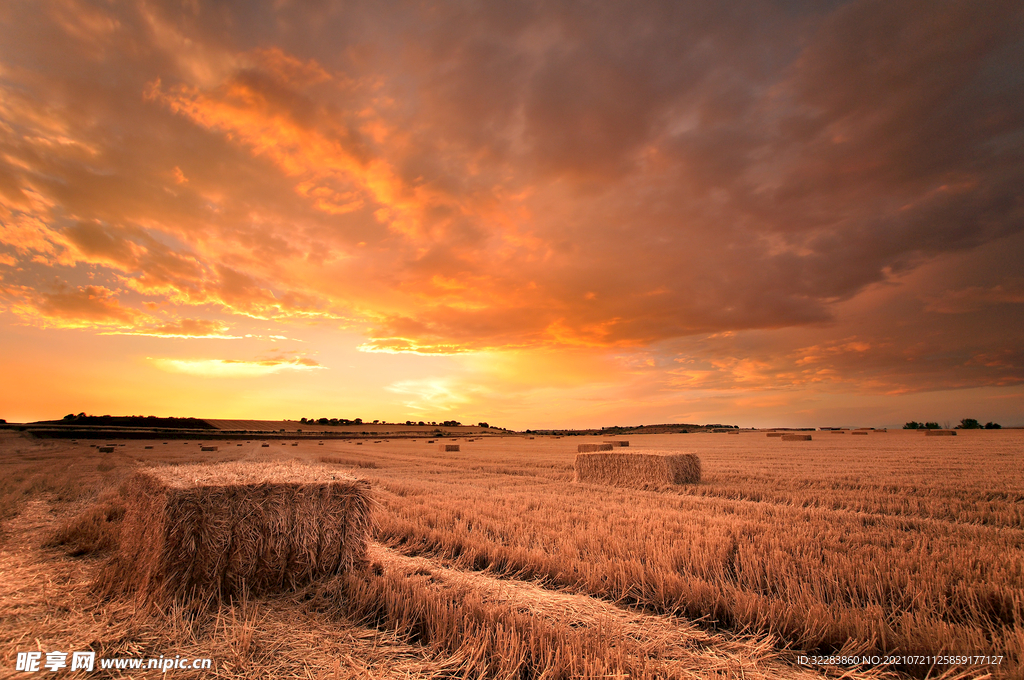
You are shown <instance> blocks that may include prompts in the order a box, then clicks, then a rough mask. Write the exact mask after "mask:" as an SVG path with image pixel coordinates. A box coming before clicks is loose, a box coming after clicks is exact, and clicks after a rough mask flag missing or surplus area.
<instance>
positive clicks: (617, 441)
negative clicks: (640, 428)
mask: <svg viewBox="0 0 1024 680" xmlns="http://www.w3.org/2000/svg"><path fill="white" fill-rule="evenodd" d="M604 443H605V444H611V445H612V446H629V440H628V439H609V440H607V441H605V442H604Z"/></svg>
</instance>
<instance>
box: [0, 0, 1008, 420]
mask: <svg viewBox="0 0 1024 680" xmlns="http://www.w3.org/2000/svg"><path fill="white" fill-rule="evenodd" d="M1022 187H1024V5H1021V3H1020V2H1018V1H1017V0H1010V1H1002V0H992V1H991V2H985V3H978V2H975V1H974V0H942V1H939V2H937V1H936V0H922V1H916V0H907V1H906V2H899V3H893V2H889V1H887V0H871V1H864V0H857V1H854V2H826V1H824V0H815V1H810V0H808V1H807V2H799V1H796V2H794V1H787V2H769V1H760V0H743V1H738V2H721V3H708V2H696V1H694V2H684V1H680V0H668V1H666V2H638V3H620V2H539V1H538V2H529V1H527V0H524V1H521V2H514V3H513V2H501V1H498V0H480V1H476V2H474V1H472V0H466V1H458V0H452V1H451V2H436V3H434V2H429V1H417V2H403V1H402V0H396V1H395V2H389V3H380V2H368V1H367V2H363V1H360V0H353V1H346V2H318V1H315V0H309V1H304V2H299V1H289V0H276V1H274V2H260V1H250V0H246V1H245V2H206V1H204V0H183V1H179V2H153V1H149V0H133V1H131V2H117V1H115V0H109V1H108V0H102V1H101V0H97V1H95V2H89V1H84V0H7V1H5V2H3V3H0V374H2V375H3V376H4V379H3V383H4V389H2V390H0V417H2V418H6V419H7V420H8V421H9V422H20V421H29V420H37V419H45V418H60V417H62V416H63V415H65V414H66V413H79V412H83V411H84V412H86V413H90V414H95V415H103V414H115V415H136V414H137V415H159V416H197V417H209V418H268V419H282V418H287V419H298V418H300V417H338V418H355V417H361V418H363V419H364V420H372V419H383V420H388V421H399V422H404V421H405V420H410V419H411V420H415V421H419V420H424V421H431V420H434V421H441V420H449V419H454V420H460V421H462V422H464V423H469V422H472V423H476V422H479V421H487V422H489V423H491V424H493V425H499V426H503V427H509V428H515V429H524V428H534V429H536V428H548V427H600V426H612V425H639V424H653V423H669V422H684V423H709V422H714V423H729V424H737V425H741V426H744V427H749V426H771V425H775V426H839V425H853V426H858V425H863V426H889V427H892V426H899V425H902V424H903V423H904V422H906V421H908V420H922V421H923V420H935V421H937V422H940V423H942V422H951V423H953V424H955V423H956V422H958V421H959V419H961V418H965V417H971V418H976V419H978V420H980V421H981V422H986V421H995V422H1000V423H1002V424H1003V425H1024V267H1022V265H1021V263H1022V262H1024V189H1022Z"/></svg>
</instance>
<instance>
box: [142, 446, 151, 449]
mask: <svg viewBox="0 0 1024 680" xmlns="http://www.w3.org/2000/svg"><path fill="white" fill-rule="evenodd" d="M143 448H145V449H151V448H153V447H152V446H144V447H143Z"/></svg>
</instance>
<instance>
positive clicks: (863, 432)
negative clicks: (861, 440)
mask: <svg viewBox="0 0 1024 680" xmlns="http://www.w3.org/2000/svg"><path fill="white" fill-rule="evenodd" d="M850 434H868V431H867V430H854V431H853V432H851V433H850Z"/></svg>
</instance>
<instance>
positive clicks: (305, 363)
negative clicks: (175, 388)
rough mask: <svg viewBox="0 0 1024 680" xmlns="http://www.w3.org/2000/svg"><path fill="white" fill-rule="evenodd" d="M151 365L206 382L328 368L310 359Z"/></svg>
mask: <svg viewBox="0 0 1024 680" xmlns="http://www.w3.org/2000/svg"><path fill="white" fill-rule="evenodd" d="M149 361H150V362H152V364H153V365H154V366H156V367H157V368H159V369H161V370H163V371H168V372H171V373H184V374H186V375H194V376H198V377H203V378H259V377H263V376H267V375H272V374H274V373H280V372H281V371H313V370H318V369H323V368H325V367H324V366H321V365H320V364H318V363H317V362H316V361H315V360H313V359H309V358H299V359H292V360H287V361H286V360H283V359H263V360H258V361H245V360H240V359H169V358H150V359H149Z"/></svg>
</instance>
